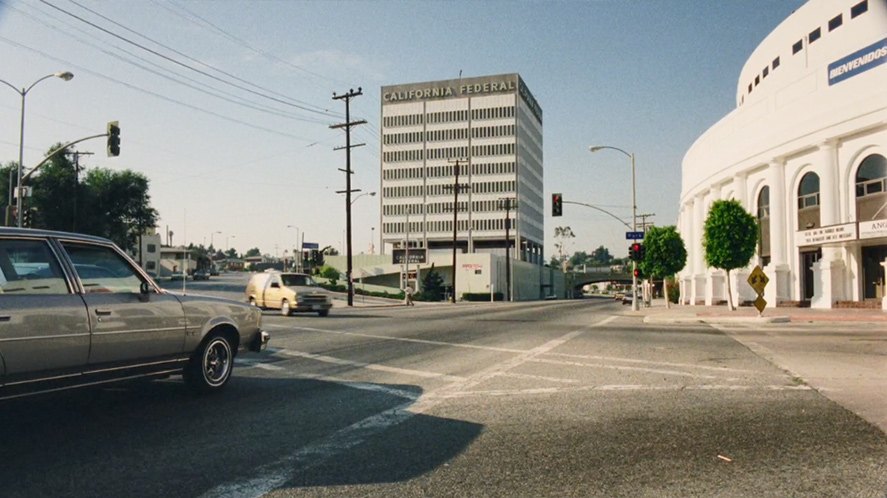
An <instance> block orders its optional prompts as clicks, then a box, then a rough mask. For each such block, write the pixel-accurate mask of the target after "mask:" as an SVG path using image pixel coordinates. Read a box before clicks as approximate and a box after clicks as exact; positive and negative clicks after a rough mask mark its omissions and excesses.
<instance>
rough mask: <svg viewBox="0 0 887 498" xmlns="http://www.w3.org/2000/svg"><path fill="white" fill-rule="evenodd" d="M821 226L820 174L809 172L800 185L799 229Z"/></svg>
mask: <svg viewBox="0 0 887 498" xmlns="http://www.w3.org/2000/svg"><path fill="white" fill-rule="evenodd" d="M818 226H821V225H820V221H819V175H817V174H816V173H807V174H806V175H804V176H803V177H802V178H801V184H800V185H799V186H798V230H809V229H811V228H815V227H818Z"/></svg>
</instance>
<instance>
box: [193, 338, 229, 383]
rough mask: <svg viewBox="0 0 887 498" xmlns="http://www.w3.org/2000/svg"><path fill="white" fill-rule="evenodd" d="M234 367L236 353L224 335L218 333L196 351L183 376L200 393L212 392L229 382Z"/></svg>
mask: <svg viewBox="0 0 887 498" xmlns="http://www.w3.org/2000/svg"><path fill="white" fill-rule="evenodd" d="M233 367H234V355H233V354H232V352H231V343H230V342H229V341H228V339H227V338H226V337H225V336H224V335H221V334H216V335H212V336H210V337H208V338H207V339H206V340H204V342H203V344H202V345H201V346H200V347H199V348H198V349H197V351H195V352H194V355H193V356H191V359H190V360H189V361H188V365H187V366H185V370H184V372H183V377H184V378H185V383H186V384H188V386H189V387H191V389H193V390H195V391H197V392H200V393H211V392H215V391H218V390H219V389H221V388H222V387H224V386H225V384H227V383H228V380H229V379H230V378H231V369H232V368H233Z"/></svg>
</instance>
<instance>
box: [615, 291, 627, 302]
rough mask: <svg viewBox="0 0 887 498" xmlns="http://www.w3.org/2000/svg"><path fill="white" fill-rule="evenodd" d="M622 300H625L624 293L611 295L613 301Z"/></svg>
mask: <svg viewBox="0 0 887 498" xmlns="http://www.w3.org/2000/svg"><path fill="white" fill-rule="evenodd" d="M623 299H625V293H624V292H617V293H616V294H613V300H614V301H622V300H623Z"/></svg>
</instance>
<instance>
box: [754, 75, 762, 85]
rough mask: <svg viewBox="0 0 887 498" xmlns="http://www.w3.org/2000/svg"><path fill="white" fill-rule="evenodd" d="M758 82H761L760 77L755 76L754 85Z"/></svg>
mask: <svg viewBox="0 0 887 498" xmlns="http://www.w3.org/2000/svg"><path fill="white" fill-rule="evenodd" d="M759 83H761V77H760V76H755V86H758V84H759Z"/></svg>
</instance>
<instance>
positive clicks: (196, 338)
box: [0, 228, 269, 399]
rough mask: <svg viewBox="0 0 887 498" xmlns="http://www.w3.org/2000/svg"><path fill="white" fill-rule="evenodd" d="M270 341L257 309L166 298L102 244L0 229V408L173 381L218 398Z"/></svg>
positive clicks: (214, 300) (213, 301)
mask: <svg viewBox="0 0 887 498" xmlns="http://www.w3.org/2000/svg"><path fill="white" fill-rule="evenodd" d="M268 338H269V336H268V334H267V333H266V332H264V331H262V329H261V313H259V312H258V310H256V309H255V308H252V307H249V306H246V305H244V304H242V303H238V302H235V301H230V300H226V299H220V298H213V297H205V296H196V295H177V294H173V293H171V292H168V291H165V290H163V289H161V288H160V287H159V286H157V284H156V283H155V282H154V281H153V280H151V278H150V277H149V276H148V275H147V274H146V273H145V272H144V271H143V270H142V269H141V268H139V265H138V264H136V263H135V262H133V261H132V260H131V259H130V258H129V257H128V256H127V255H126V253H124V252H123V251H121V250H120V249H119V248H118V247H117V246H115V245H114V244H113V243H112V242H111V241H109V240H107V239H103V238H99V237H93V236H88V235H78V234H73V233H63V232H51V231H45V230H30V229H21V228H0V399H6V398H16V397H20V396H25V395H31V394H37V393H47V392H53V391H57V390H60V389H69V388H74V387H82V386H93V385H100V384H105V383H109V382H116V381H121V380H127V379H134V378H161V377H169V376H170V375H183V376H184V379H185V381H186V383H187V384H188V385H190V386H191V387H192V388H194V389H195V390H197V391H200V392H213V391H218V390H220V389H221V388H222V387H223V386H225V384H226V383H227V382H228V380H229V378H230V376H231V372H232V369H233V368H234V357H235V356H236V355H237V353H238V351H239V350H244V349H250V350H252V351H260V350H262V349H264V348H265V347H266V345H267V343H268Z"/></svg>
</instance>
